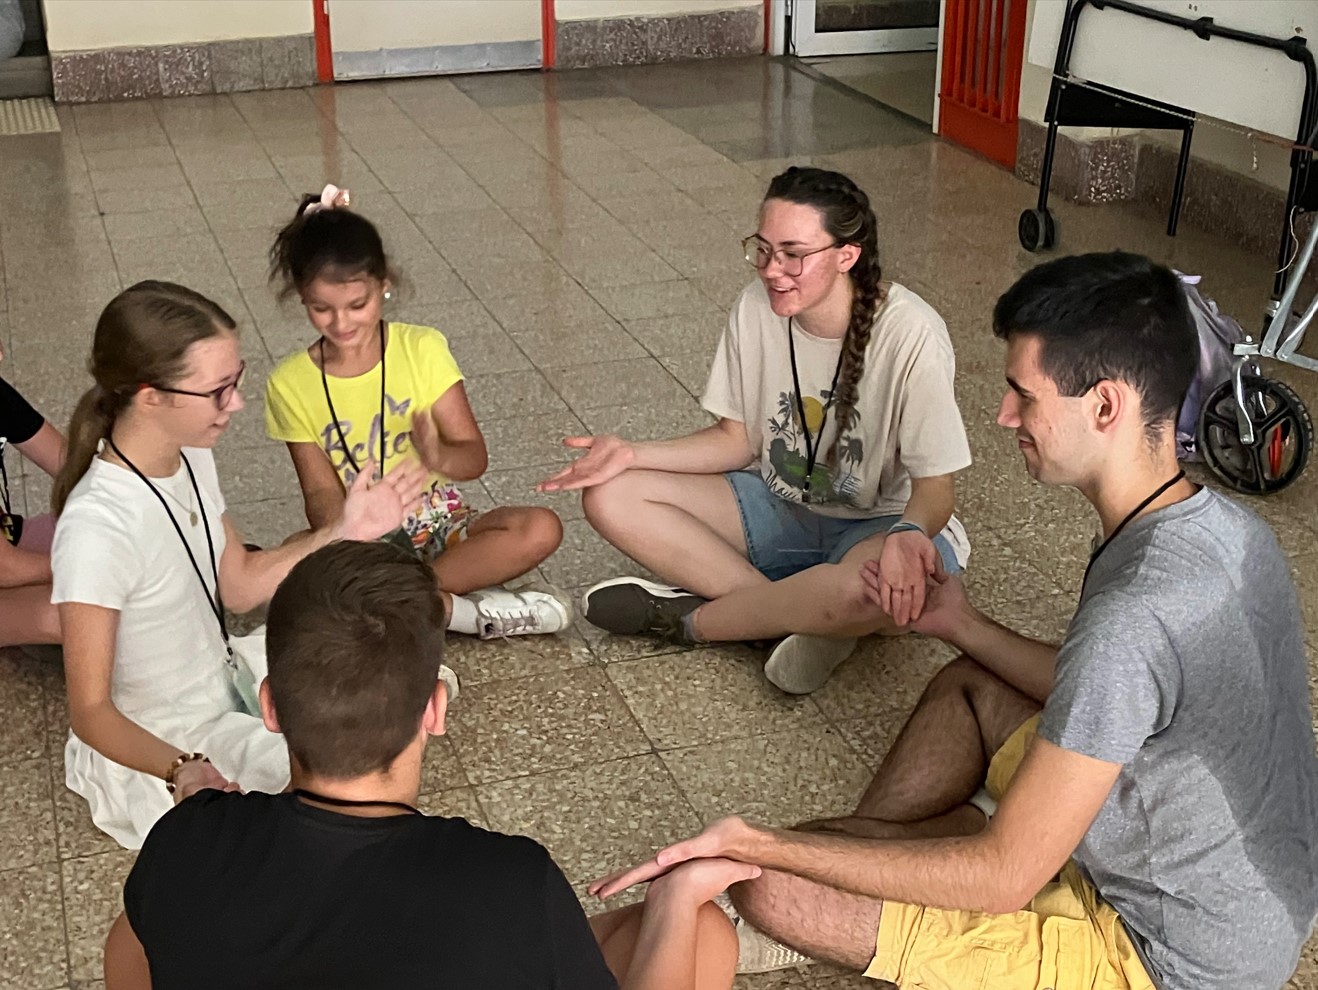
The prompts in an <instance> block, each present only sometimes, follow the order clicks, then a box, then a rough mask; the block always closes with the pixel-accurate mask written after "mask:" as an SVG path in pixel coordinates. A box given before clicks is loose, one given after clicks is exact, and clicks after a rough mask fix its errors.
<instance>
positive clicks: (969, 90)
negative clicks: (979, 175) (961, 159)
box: [938, 0, 1026, 168]
mask: <svg viewBox="0 0 1318 990" xmlns="http://www.w3.org/2000/svg"><path fill="white" fill-rule="evenodd" d="M1025 5H1026V0H947V7H946V14H945V17H944V20H943V76H942V85H941V86H940V88H939V94H938V96H939V103H940V107H939V117H938V130H939V132H940V133H941V134H942V135H943V136H944V137H946V138H948V139H949V140H952V141H955V142H956V143H957V144H963V145H965V146H966V147H967V148H970V149H971V150H973V151H978V152H979V153H980V154H982V155H985V156H986V157H988V158H991V159H993V160H994V161H995V162H1000V163H1001V164H1003V165H1005V166H1006V167H1007V168H1015V166H1016V107H1017V103H1018V102H1019V98H1020V88H1021V62H1022V60H1023V59H1024V57H1025Z"/></svg>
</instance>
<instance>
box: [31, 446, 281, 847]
mask: <svg viewBox="0 0 1318 990" xmlns="http://www.w3.org/2000/svg"><path fill="white" fill-rule="evenodd" d="M183 453H184V456H186V457H187V459H188V461H189V462H190V463H191V465H192V469H193V471H194V472H195V474H196V479H197V486H198V488H199V489H200V491H201V500H202V505H203V506H204V507H205V510H206V516H207V518H208V520H209V522H210V530H211V537H212V539H213V540H214V542H215V559H216V561H217V562H218V561H219V560H220V558H221V556H222V555H223V553H224V546H225V539H224V524H223V522H222V520H221V516H222V515H223V513H224V497H223V495H221V494H220V486H219V479H218V478H217V477H216V473H215V461H214V458H213V457H212V455H211V452H210V451H209V450H192V449H188V450H185V451H184V452H183ZM152 483H153V484H155V485H156V487H157V488H159V489H160V490H161V491H162V492H164V493H165V503H166V505H167V506H168V507H169V510H170V512H171V514H172V515H173V516H174V518H175V519H176V520H177V521H178V523H179V526H180V527H181V528H182V530H183V532H184V534H185V536H186V538H187V540H188V543H189V545H190V546H191V548H192V553H193V555H194V556H195V558H196V560H197V564H198V565H199V566H200V568H201V572H202V574H203V575H204V576H205V579H206V583H207V587H208V588H209V589H210V590H211V591H212V592H213V590H214V585H213V581H212V576H211V569H210V552H209V550H208V549H207V545H206V532H205V529H204V527H203V525H202V522H201V519H200V517H198V521H197V525H196V526H192V525H191V524H190V521H189V509H190V508H194V507H195V504H196V496H195V495H194V494H193V491H192V486H191V484H190V482H189V481H188V474H187V469H186V467H184V466H183V465H180V467H179V470H178V473H176V474H175V475H174V476H173V477H172V478H153V479H152ZM51 566H52V569H53V571H54V591H53V594H52V596H51V600H52V601H53V602H55V603H56V604H58V603H60V602H81V603H85V604H89V605H99V606H102V607H104V608H110V609H114V610H116V611H118V612H119V632H118V638H117V640H116V643H115V659H114V671H113V674H112V677H111V682H110V696H111V698H112V700H113V701H114V704H115V707H117V708H118V709H119V711H120V712H122V713H123V714H124V715H125V716H126V717H127V718H129V719H132V720H133V721H134V722H136V723H137V724H138V725H140V726H142V728H144V729H146V730H148V731H149V732H151V733H153V734H155V735H156V736H158V737H159V738H161V739H163V740H164V741H165V742H167V743H169V744H170V745H173V746H177V747H178V748H179V749H180V750H181V751H184V752H201V753H205V754H206V755H207V756H208V757H210V760H211V762H212V763H213V764H214V765H215V768H216V769H217V770H218V771H219V772H220V773H222V774H223V775H224V776H225V777H227V778H228V779H230V780H235V781H237V782H238V784H239V785H240V786H241V787H242V788H243V789H244V790H258V791H270V792H276V791H280V790H283V789H284V787H285V786H287V784H288V751H287V748H286V747H285V745H284V740H283V737H282V736H279V735H276V734H274V733H271V732H269V731H267V729H266V728H265V726H264V724H263V723H262V722H261V718H260V715H259V713H257V712H253V711H249V710H247V708H246V706H245V705H244V703H243V701H242V698H241V696H240V695H239V693H238V691H237V689H236V688H235V687H234V683H233V678H232V677H231V676H230V674H229V669H228V665H227V664H226V660H225V658H226V653H225V649H224V639H223V637H222V636H221V634H220V627H219V623H218V622H217V621H216V618H215V614H214V612H213V611H212V610H211V607H210V604H209V603H208V601H207V600H206V595H205V594H204V593H203V591H202V587H201V583H200V581H199V580H198V578H197V574H196V572H195V571H194V570H193V567H192V564H191V562H190V561H189V560H188V554H187V552H186V551H185V550H184V548H183V544H182V542H180V540H179V537H178V533H177V532H176V531H175V529H174V526H173V525H172V524H171V523H170V521H169V519H168V518H166V516H165V509H164V508H163V507H162V506H161V504H160V500H159V499H157V498H156V496H155V495H154V494H152V492H151V490H150V489H149V488H148V487H147V486H146V485H145V484H144V483H143V482H142V479H141V478H139V477H137V476H136V475H135V474H133V473H132V472H131V471H129V470H128V469H127V468H124V467H120V466H119V465H117V464H110V463H108V462H106V461H103V460H101V459H100V458H95V459H93V461H92V464H91V467H90V468H89V469H88V471H87V474H86V475H85V476H84V477H83V478H82V480H81V481H79V482H78V485H77V487H75V488H74V489H73V492H72V494H71V495H70V496H69V499H68V503H67V504H66V505H65V507H64V511H63V513H61V515H60V518H59V523H58V525H57V527H56V530H55V544H54V547H53V549H52V551H51ZM64 759H65V782H66V783H67V784H68V786H69V788H70V789H71V790H73V791H75V792H76V793H78V794H80V795H82V796H83V797H84V798H85V799H86V801H87V804H88V805H89V806H90V808H91V813H92V819H93V821H95V823H96V824H97V826H98V827H100V828H101V829H102V830H104V831H105V832H107V833H108V834H109V835H111V836H112V837H113V838H114V839H115V840H116V841H117V842H119V843H120V844H121V845H123V846H125V847H127V848H129V849H139V848H141V845H142V842H143V840H144V839H145V838H146V834H147V832H148V831H150V829H151V826H152V825H154V824H155V822H156V820H157V819H158V818H160V816H161V815H163V814H164V813H165V812H166V811H168V810H169V809H170V808H171V807H172V806H173V799H172V797H171V796H170V795H169V793H168V792H167V791H166V790H165V784H164V782H163V781H162V780H160V779H159V778H158V777H154V776H151V775H149V774H144V773H139V772H137V771H135V770H131V769H129V768H128V767H125V766H122V765H121V764H118V763H115V762H113V761H112V760H109V759H106V758H105V757H104V756H102V755H101V754H100V753H98V752H96V750H94V749H92V747H90V746H88V745H87V744H86V743H84V742H83V741H82V740H81V739H79V738H78V737H77V736H76V735H74V734H73V733H72V732H70V733H69V739H68V743H67V745H66V746H65V750H64ZM161 769H162V770H163V769H164V768H163V767H162V768H161Z"/></svg>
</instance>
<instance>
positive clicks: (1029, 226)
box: [1016, 207, 1057, 253]
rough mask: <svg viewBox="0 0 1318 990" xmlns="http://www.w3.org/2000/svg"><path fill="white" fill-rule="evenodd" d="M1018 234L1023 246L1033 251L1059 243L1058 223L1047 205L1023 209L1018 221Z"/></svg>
mask: <svg viewBox="0 0 1318 990" xmlns="http://www.w3.org/2000/svg"><path fill="white" fill-rule="evenodd" d="M1016 236H1017V237H1019V238H1020V240H1021V247H1023V248H1025V250H1026V251H1029V252H1031V253H1033V252H1035V251H1039V250H1042V249H1046V248H1050V247H1052V246H1053V245H1054V244H1056V243H1057V223H1056V221H1054V220H1053V215H1052V214H1051V213H1050V212H1048V208H1047V207H1044V208H1043V209H1042V210H1022V211H1021V216H1020V219H1019V220H1018V221H1017V222H1016Z"/></svg>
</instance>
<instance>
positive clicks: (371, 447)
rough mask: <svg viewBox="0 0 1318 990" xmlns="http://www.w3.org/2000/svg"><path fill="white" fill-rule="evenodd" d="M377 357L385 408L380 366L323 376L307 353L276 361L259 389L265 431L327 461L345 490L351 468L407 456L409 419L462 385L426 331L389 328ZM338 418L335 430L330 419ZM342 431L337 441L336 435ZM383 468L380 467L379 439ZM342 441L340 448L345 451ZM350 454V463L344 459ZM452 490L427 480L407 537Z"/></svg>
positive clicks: (444, 344)
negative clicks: (312, 448)
mask: <svg viewBox="0 0 1318 990" xmlns="http://www.w3.org/2000/svg"><path fill="white" fill-rule="evenodd" d="M388 327H389V329H388V333H387V335H386V342H385V354H384V358H385V360H384V375H385V383H384V409H383V417H382V416H381V407H380V374H381V370H380V365H379V364H378V363H377V364H376V365H375V367H373V368H371V369H370V370H369V371H367V372H366V373H365V374H362V375H357V376H356V377H353V378H339V377H337V376H335V375H327V376H325V383H324V384H322V381H321V373H320V368H319V367H317V365H316V363H315V362H314V361H313V360H312V359H311V355H310V354H309V353H308V352H307V351H306V350H300V351H298V352H297V353H295V354H290V355H289V356H288V357H286V358H284V360H283V361H281V362H279V365H278V367H276V368H275V370H274V373H273V374H271V376H270V380H269V381H268V382H267V383H266V387H265V428H266V432H267V433H268V434H269V435H270V437H271V438H272V439H274V440H282V441H284V442H285V443H314V444H316V446H318V447H319V448H320V449H321V450H323V451H324V452H325V455H326V456H327V457H328V458H329V459H330V464H331V465H333V467H334V470H335V471H336V472H337V473H338V476H339V478H340V479H341V480H342V481H343V484H344V487H345V488H346V487H349V486H351V485H352V483H353V481H354V480H355V479H356V477H357V471H356V470H355V469H354V468H353V461H355V462H356V463H357V466H358V467H365V465H366V462H367V461H369V460H371V459H374V460H375V461H376V462H377V465H378V466H379V468H380V469H381V470H385V471H387V470H389V469H390V468H392V467H393V466H394V465H395V464H397V463H400V462H401V461H402V460H404V459H405V458H407V457H409V456H411V455H412V416H413V414H414V413H416V412H418V411H420V410H423V409H429V408H430V406H432V405H433V404H434V403H435V402H436V401H438V400H439V398H440V396H442V395H443V394H444V393H445V392H447V391H448V390H449V389H451V388H452V387H453V386H454V385H456V384H457V383H458V382H460V381H462V372H461V371H460V370H459V369H458V364H457V362H456V361H455V360H454V359H453V354H452V353H451V352H450V351H449V346H448V341H447V340H446V339H445V338H444V335H443V334H442V333H440V332H439V331H438V330H436V329H434V328H433V327H423V326H416V325H414V324H411V323H390V324H389V325H388ZM325 384H328V386H329V398H330V400H332V401H333V403H334V416H331V415H330V405H329V402H327V401H326V398H325ZM335 418H337V419H338V427H337V428H336V427H335V424H334V419H335ZM340 431H342V434H343V436H342V439H340V436H339V433H340ZM382 436H383V442H384V461H385V462H384V464H378V462H379V461H380V449H381V447H380V445H381V437H382ZM344 441H346V442H347V449H346V450H345V448H344ZM349 451H351V454H352V457H351V458H349V457H348V456H347V454H348V452H349ZM456 498H457V493H456V490H455V489H454V488H453V486H452V484H451V482H450V481H449V479H448V478H445V477H444V476H443V475H440V474H435V473H432V474H431V476H430V479H429V484H428V485H427V490H426V493H425V494H424V495H422V497H421V504H420V505H419V506H418V512H417V513H414V514H413V518H409V519H408V521H407V524H406V525H405V527H404V528H406V529H407V530H408V531H409V532H411V531H412V530H413V529H415V528H417V525H418V523H419V522H420V520H419V519H417V518H416V517H417V516H421V515H424V516H433V515H434V512H435V510H436V508H438V507H439V503H449V502H453V501H454V500H455V499H456Z"/></svg>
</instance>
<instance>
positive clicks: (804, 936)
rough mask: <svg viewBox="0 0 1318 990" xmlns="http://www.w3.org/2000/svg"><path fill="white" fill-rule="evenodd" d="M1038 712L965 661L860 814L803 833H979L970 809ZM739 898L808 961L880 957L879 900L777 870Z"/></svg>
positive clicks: (939, 683) (944, 680)
mask: <svg viewBox="0 0 1318 990" xmlns="http://www.w3.org/2000/svg"><path fill="white" fill-rule="evenodd" d="M1038 711H1039V705H1038V704H1037V702H1035V701H1033V700H1032V699H1030V698H1027V697H1026V696H1025V695H1023V694H1021V693H1020V692H1019V691H1017V690H1016V689H1015V688H1013V687H1011V686H1010V685H1008V684H1007V683H1006V682H1005V681H1003V680H1001V679H1000V678H998V677H997V676H996V675H994V674H992V673H990V672H989V671H988V670H986V669H985V668H983V667H981V666H980V665H979V664H978V663H976V662H975V661H974V660H972V659H971V658H970V657H967V656H961V657H958V658H957V659H956V660H953V661H952V662H951V663H949V664H948V665H947V666H946V667H944V668H943V669H942V670H941V671H939V673H938V674H937V675H936V676H935V677H934V678H933V680H932V681H930V682H929V686H928V687H927V688H926V689H925V692H924V694H923V696H922V697H921V698H920V701H919V703H918V704H917V705H916V707H915V711H914V712H913V713H912V714H911V717H910V719H909V720H907V722H906V725H905V727H903V729H902V731H901V734H900V735H899V736H898V737H897V741H896V742H894V743H893V745H892V748H891V749H890V750H889V751H888V755H887V756H886V757H885V758H884V760H883V763H882V765H881V766H880V767H879V770H878V773H877V774H875V777H874V780H873V781H872V782H871V783H870V786H869V787H868V788H867V789H866V791H865V793H864V795H863V796H862V797H861V799H860V802H859V803H858V804H857V806H856V809H855V811H854V812H853V813H852V814H851V815H849V816H846V817H843V818H837V819H830V820H823V821H815V822H807V823H804V824H802V825H799V826H797V827H798V828H800V829H803V830H819V831H828V832H834V833H839V834H844V835H855V836H863V837H867V838H880V839H882V838H894V839H896V838H906V839H911V838H939V837H946V836H954V835H971V834H973V833H975V832H977V831H979V830H980V829H982V828H983V827H984V821H985V820H984V816H983V814H982V813H981V812H980V811H979V810H978V809H976V808H974V807H973V806H971V805H969V804H967V803H966V802H967V801H968V800H969V799H970V797H971V796H972V795H973V794H974V793H975V791H976V790H977V789H978V788H979V787H980V786H981V785H982V783H983V781H984V777H985V775H986V773H987V772H988V766H989V761H990V760H991V759H992V758H993V754H994V753H995V752H997V750H998V749H999V748H1001V746H1002V745H1003V744H1004V743H1005V742H1006V741H1007V739H1008V738H1009V737H1010V736H1011V735H1012V733H1013V732H1015V731H1016V729H1018V728H1019V727H1020V726H1021V725H1022V724H1023V723H1024V722H1025V721H1026V720H1027V719H1029V718H1030V717H1032V716H1033V715H1035V714H1037V713H1038ZM857 854H858V855H862V854H863V853H861V852H859V850H858V853H857ZM731 893H732V898H733V903H734V904H736V906H737V910H738V911H739V912H740V913H741V914H742V916H743V917H745V918H746V919H747V920H748V921H749V922H750V923H751V924H752V925H754V926H755V927H756V928H758V929H760V930H761V931H763V932H766V933H767V934H769V935H770V936H772V937H773V938H776V939H777V940H778V941H780V942H783V943H785V944H787V945H790V946H791V947H792V948H794V949H797V950H798V951H800V952H803V953H805V954H806V955H809V956H811V957H813V958H816V959H825V960H828V961H830V962H834V963H838V964H840V965H843V966H846V967H848V968H851V969H857V970H863V969H865V968H866V967H867V966H869V964H870V962H871V960H872V959H873V957H874V948H875V935H876V933H877V932H878V927H879V920H880V918H881V916H882V912H883V903H882V902H881V901H879V900H876V899H874V898H870V897H863V896H860V895H857V894H852V893H848V892H846V891H843V890H837V889H835V888H832V887H827V886H825V885H823V884H818V883H815V882H814V881H811V880H805V879H802V878H801V877H797V876H794V875H792V874H789V873H780V872H776V871H771V870H766V871H765V872H764V873H763V874H762V875H761V876H760V877H759V878H758V879H756V880H752V881H748V882H746V883H742V884H738V885H737V886H736V887H734V888H732V891H731Z"/></svg>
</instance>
